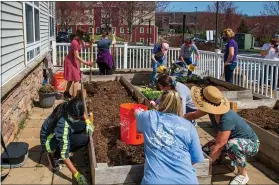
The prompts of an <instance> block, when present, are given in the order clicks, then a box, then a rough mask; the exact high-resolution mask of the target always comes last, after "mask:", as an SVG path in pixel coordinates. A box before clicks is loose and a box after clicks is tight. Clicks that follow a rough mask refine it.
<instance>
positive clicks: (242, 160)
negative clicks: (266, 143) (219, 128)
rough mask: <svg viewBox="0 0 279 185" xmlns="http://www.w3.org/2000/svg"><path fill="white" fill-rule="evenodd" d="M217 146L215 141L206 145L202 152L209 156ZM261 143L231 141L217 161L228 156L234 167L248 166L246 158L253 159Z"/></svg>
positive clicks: (235, 139) (245, 140)
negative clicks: (212, 148)
mask: <svg viewBox="0 0 279 185" xmlns="http://www.w3.org/2000/svg"><path fill="white" fill-rule="evenodd" d="M213 145H215V139H213V140H211V141H209V142H208V143H206V144H205V145H204V146H203V147H202V150H203V151H204V152H205V153H206V154H207V155H209V154H210V152H211V147H212V146H213ZM259 146H260V142H259V141H256V142H254V141H252V140H250V139H243V138H234V139H230V140H229V141H228V143H227V144H226V145H225V148H224V150H223V151H222V153H221V156H220V157H219V159H217V160H216V161H218V160H220V158H222V157H225V156H228V157H229V158H230V160H231V161H232V162H231V165H232V166H241V167H245V166H246V163H247V161H246V158H247V157H252V156H254V155H256V154H257V153H258V151H259Z"/></svg>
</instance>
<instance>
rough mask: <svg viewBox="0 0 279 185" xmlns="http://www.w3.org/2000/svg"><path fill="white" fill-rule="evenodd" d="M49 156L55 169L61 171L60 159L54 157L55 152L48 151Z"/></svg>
mask: <svg viewBox="0 0 279 185" xmlns="http://www.w3.org/2000/svg"><path fill="white" fill-rule="evenodd" d="M47 158H48V161H49V164H50V167H51V169H52V170H53V171H59V170H61V169H62V166H61V165H60V161H59V159H54V157H53V154H50V153H48V154H47Z"/></svg>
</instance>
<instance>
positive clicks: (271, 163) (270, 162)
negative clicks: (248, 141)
mask: <svg viewBox="0 0 279 185" xmlns="http://www.w3.org/2000/svg"><path fill="white" fill-rule="evenodd" d="M256 158H257V159H258V160H260V161H261V162H262V163H263V164H265V165H266V166H268V167H270V168H271V169H273V170H275V171H276V172H279V163H277V162H275V161H274V160H272V159H271V158H270V157H268V156H266V155H265V154H263V153H262V152H259V153H258V154H257V155H256Z"/></svg>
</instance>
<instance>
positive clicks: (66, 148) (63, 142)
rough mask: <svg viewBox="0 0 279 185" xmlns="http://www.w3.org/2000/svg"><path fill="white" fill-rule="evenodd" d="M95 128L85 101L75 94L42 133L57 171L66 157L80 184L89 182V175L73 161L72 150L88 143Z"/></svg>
mask: <svg viewBox="0 0 279 185" xmlns="http://www.w3.org/2000/svg"><path fill="white" fill-rule="evenodd" d="M93 128H94V126H93V125H92V123H91V122H90V121H89V120H88V119H87V116H86V115H85V114H84V105H83V103H82V101H81V100H80V99H77V98H74V99H72V100H70V101H69V102H68V103H67V102H66V103H62V104H60V105H58V106H57V107H56V108H55V109H54V111H53V112H52V113H51V114H50V116H49V117H48V118H47V119H46V120H45V122H44V123H43V125H42V128H41V133H40V140H41V146H42V148H43V151H44V152H46V153H47V157H48V160H49V162H50V167H51V168H52V170H53V171H58V170H60V169H61V165H60V163H59V160H63V161H64V163H65V164H66V166H67V167H68V169H69V170H70V171H71V172H72V174H73V175H74V177H75V179H76V180H77V182H78V184H79V185H80V184H87V180H86V178H85V177H84V176H83V175H81V174H80V173H79V172H78V171H77V169H76V168H75V166H74V165H73V163H72V162H71V160H70V158H69V153H70V152H75V151H76V150H78V149H80V148H83V147H87V145H88V139H89V137H88V135H87V134H88V133H91V132H93ZM86 133H87V134H86Z"/></svg>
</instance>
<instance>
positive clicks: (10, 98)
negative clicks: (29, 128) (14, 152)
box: [0, 1, 56, 141]
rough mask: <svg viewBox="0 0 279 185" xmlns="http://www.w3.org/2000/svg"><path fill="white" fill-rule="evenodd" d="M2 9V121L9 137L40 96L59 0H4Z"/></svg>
mask: <svg viewBox="0 0 279 185" xmlns="http://www.w3.org/2000/svg"><path fill="white" fill-rule="evenodd" d="M0 13H1V28H0V31H1V36H0V37H1V38H0V39H1V49H0V56H1V69H2V70H1V83H0V84H1V105H2V110H1V113H2V117H1V122H2V134H3V137H4V140H5V141H8V140H12V139H13V137H14V135H15V133H16V132H17V130H18V127H19V123H20V122H22V121H24V120H25V118H26V116H27V115H28V112H30V111H31V110H32V104H33V100H34V99H36V98H38V89H39V88H40V87H41V85H42V80H43V61H44V59H45V58H46V56H47V54H49V53H50V52H51V45H52V42H55V35H56V34H55V25H56V24H55V22H56V19H55V2H49V1H40V2H39V1H26V2H22V1H9V2H8V1H1V2H0ZM48 56H50V55H48Z"/></svg>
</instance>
